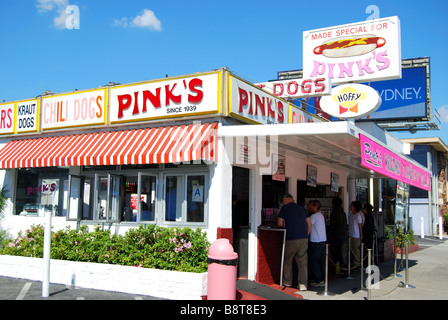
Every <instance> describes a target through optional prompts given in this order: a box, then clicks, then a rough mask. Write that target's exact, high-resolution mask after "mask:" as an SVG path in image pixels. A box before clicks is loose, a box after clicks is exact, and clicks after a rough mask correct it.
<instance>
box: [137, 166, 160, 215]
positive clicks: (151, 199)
mask: <svg viewBox="0 0 448 320" xmlns="http://www.w3.org/2000/svg"><path fill="white" fill-rule="evenodd" d="M156 200H157V176H156V175H151V174H145V173H141V172H140V173H139V174H138V198H137V219H136V220H137V221H138V222H140V221H141V222H154V221H155V213H156V205H157V203H156Z"/></svg>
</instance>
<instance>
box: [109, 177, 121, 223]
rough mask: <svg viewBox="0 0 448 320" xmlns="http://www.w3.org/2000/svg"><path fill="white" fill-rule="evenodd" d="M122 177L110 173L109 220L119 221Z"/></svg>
mask: <svg viewBox="0 0 448 320" xmlns="http://www.w3.org/2000/svg"><path fill="white" fill-rule="evenodd" d="M121 189H122V188H121V177H120V176H116V175H111V174H108V190H107V208H108V210H107V213H106V214H107V215H106V221H107V222H119V221H120V212H121V206H120V203H121V201H120V200H121Z"/></svg>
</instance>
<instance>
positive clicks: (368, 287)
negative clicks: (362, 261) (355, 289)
mask: <svg viewBox="0 0 448 320" xmlns="http://www.w3.org/2000/svg"><path fill="white" fill-rule="evenodd" d="M371 254H372V249H367V263H368V264H369V266H368V270H370V266H371V258H370V256H371ZM370 272H371V271H370ZM370 272H369V274H368V275H367V279H369V283H368V284H367V300H371V299H372V288H371V287H372V284H371V283H370Z"/></svg>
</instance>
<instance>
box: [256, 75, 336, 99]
mask: <svg viewBox="0 0 448 320" xmlns="http://www.w3.org/2000/svg"><path fill="white" fill-rule="evenodd" d="M256 86H259V87H260V88H262V89H263V90H265V91H267V92H269V93H271V94H273V95H274V96H276V97H281V98H306V97H315V96H323V95H327V94H330V92H331V84H330V79H329V78H328V77H327V78H316V79H292V80H283V81H270V82H263V83H257V84H256Z"/></svg>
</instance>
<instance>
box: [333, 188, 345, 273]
mask: <svg viewBox="0 0 448 320" xmlns="http://www.w3.org/2000/svg"><path fill="white" fill-rule="evenodd" d="M331 204H332V210H331V213H330V236H331V241H332V247H333V259H334V263H335V267H336V274H339V273H340V267H341V265H342V264H343V262H344V259H343V257H342V246H343V244H344V241H345V237H346V236H347V215H346V214H345V212H344V209H343V208H342V200H341V198H339V197H334V198H333V199H332V203H331Z"/></svg>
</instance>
